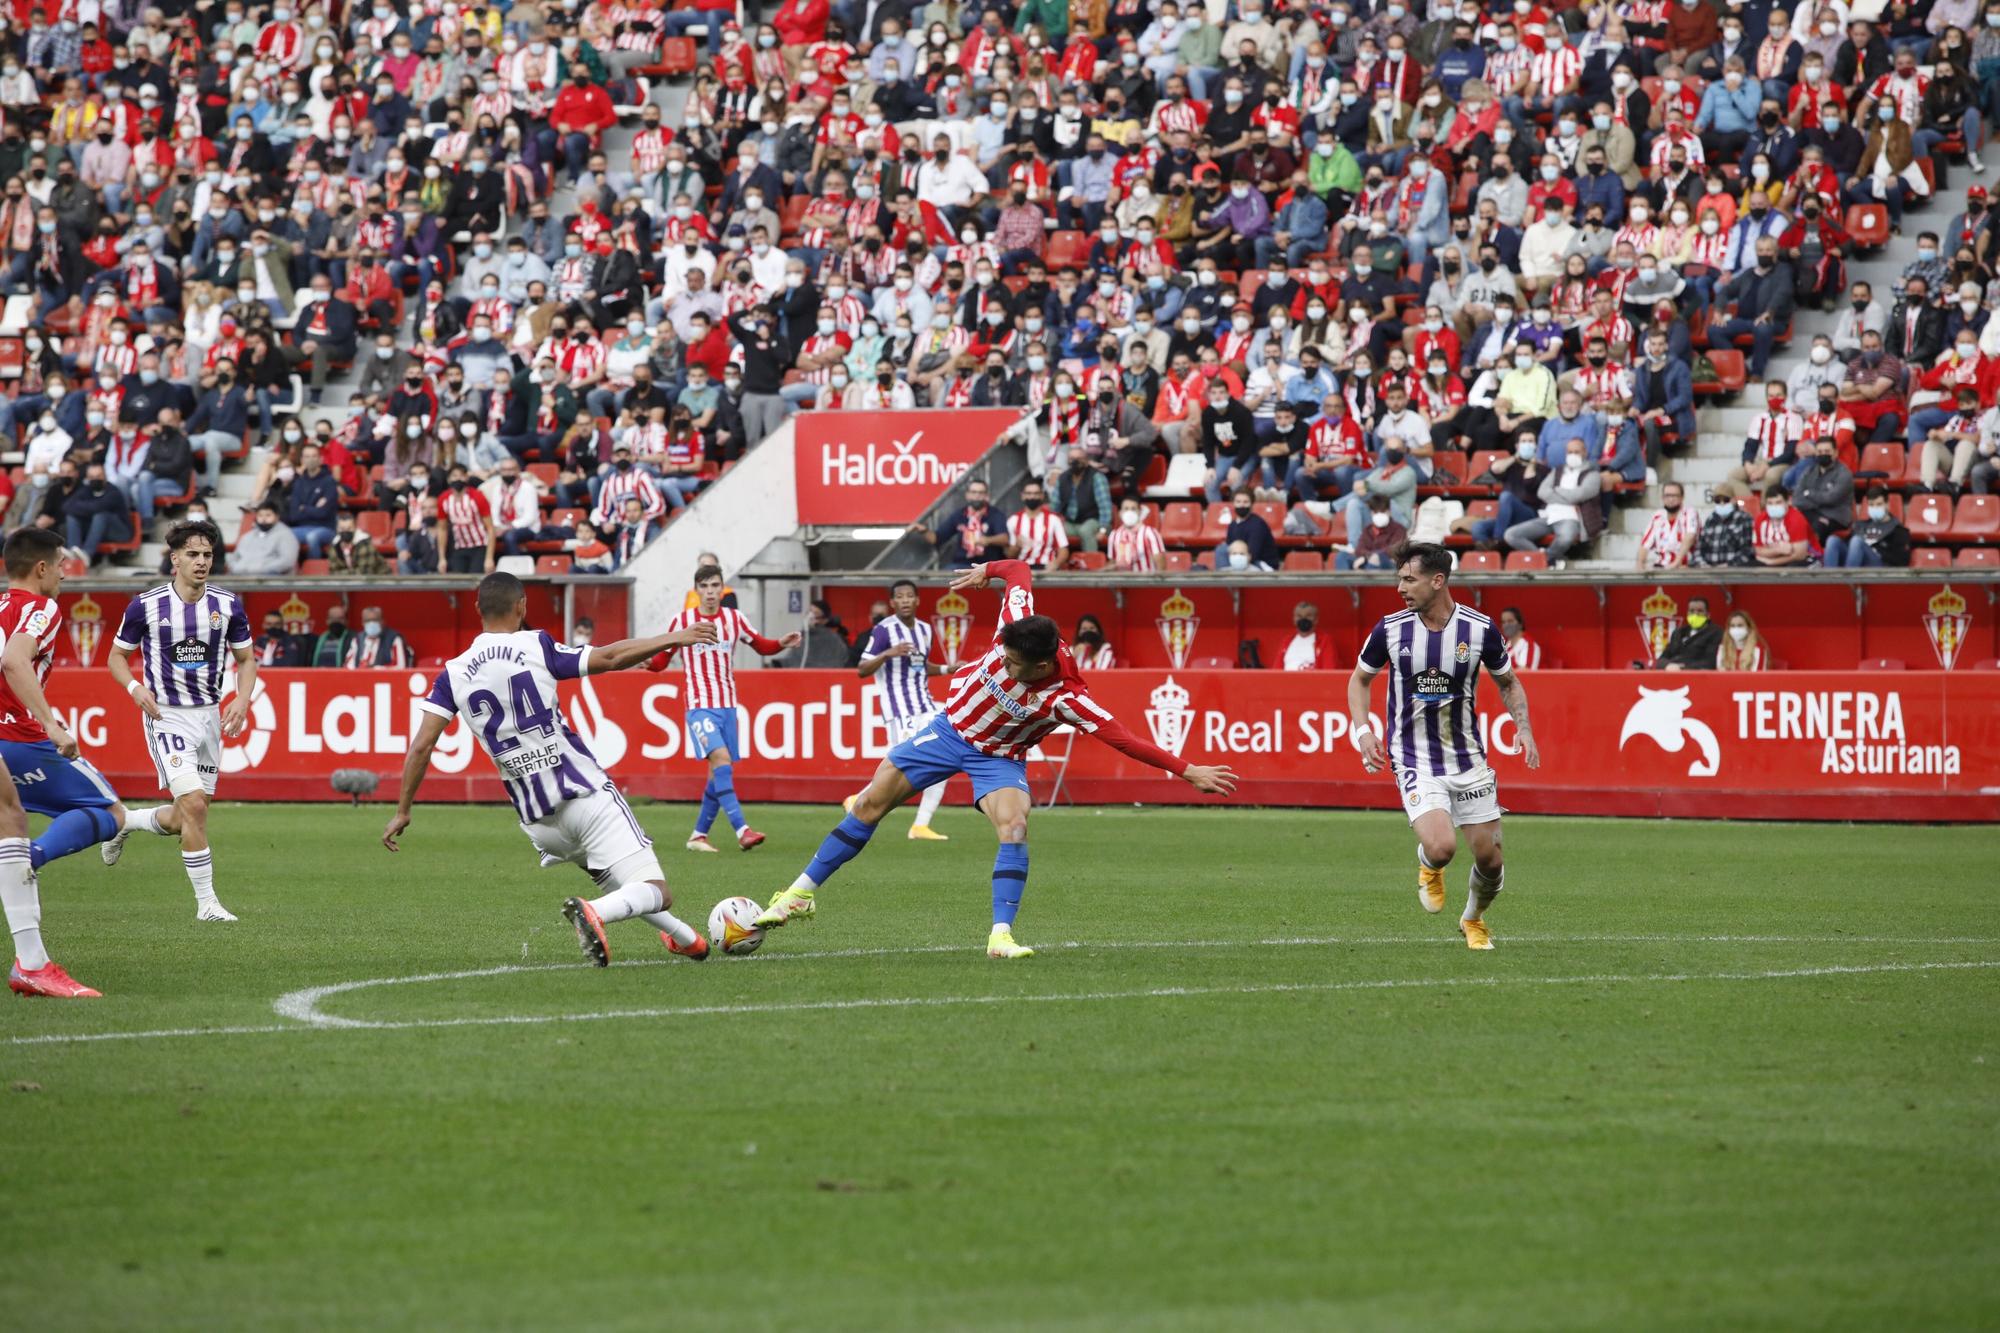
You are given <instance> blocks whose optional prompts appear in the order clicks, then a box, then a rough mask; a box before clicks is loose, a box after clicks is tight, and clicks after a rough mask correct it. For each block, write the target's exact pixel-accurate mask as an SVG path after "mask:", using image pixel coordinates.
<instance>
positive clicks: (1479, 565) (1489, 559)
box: [1458, 551, 1501, 574]
mask: <svg viewBox="0 0 2000 1333" xmlns="http://www.w3.org/2000/svg"><path fill="white" fill-rule="evenodd" d="M1500 568H1501V566H1500V553H1499V552H1498V551H1466V552H1464V553H1463V554H1461V555H1460V556H1459V557H1458V572H1459V573H1461V574H1498V573H1499V572H1500Z"/></svg>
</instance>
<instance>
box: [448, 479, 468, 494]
mask: <svg viewBox="0 0 2000 1333" xmlns="http://www.w3.org/2000/svg"><path fill="white" fill-rule="evenodd" d="M451 488H452V489H453V490H455V491H462V490H464V489H465V478H464V477H455V478H453V479H452V483H451Z"/></svg>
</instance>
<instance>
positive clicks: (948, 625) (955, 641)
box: [931, 592, 972, 667]
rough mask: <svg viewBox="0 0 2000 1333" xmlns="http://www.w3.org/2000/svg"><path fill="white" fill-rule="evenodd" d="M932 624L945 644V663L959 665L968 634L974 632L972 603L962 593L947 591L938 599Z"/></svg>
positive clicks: (940, 640)
mask: <svg viewBox="0 0 2000 1333" xmlns="http://www.w3.org/2000/svg"><path fill="white" fill-rule="evenodd" d="M931 624H933V625H935V626H936V627H937V635H938V642H939V643H940V644H942V645H943V646H944V660H945V663H946V664H947V665H949V666H954V667H955V666H957V665H958V664H959V653H960V652H962V651H963V650H964V648H965V638H966V635H968V634H970V633H971V632H972V603H970V602H968V601H966V600H965V597H964V596H963V595H962V594H960V593H955V592H948V593H946V594H945V595H944V596H942V597H940V598H938V600H937V607H936V609H935V610H934V611H933V612H932V615H931Z"/></svg>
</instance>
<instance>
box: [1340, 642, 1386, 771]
mask: <svg viewBox="0 0 2000 1333" xmlns="http://www.w3.org/2000/svg"><path fill="white" fill-rule="evenodd" d="M1374 683H1375V673H1374V672H1373V671H1370V670H1369V669H1368V668H1367V667H1365V666H1362V665H1360V664H1359V663H1357V664H1356V665H1355V668H1354V674H1353V675H1351V676H1349V677H1348V678H1347V720H1348V731H1349V734H1351V735H1352V736H1353V737H1354V739H1355V741H1356V742H1358V743H1359V744H1360V746H1361V767H1362V769H1363V771H1365V772H1369V773H1379V772H1381V771H1382V766H1383V765H1384V764H1386V763H1388V762H1389V751H1388V749H1387V748H1386V747H1385V746H1384V745H1383V744H1382V738H1381V737H1380V736H1377V735H1376V734H1375V724H1374V723H1372V722H1370V721H1369V720H1368V688H1369V686H1371V685H1373V684H1374Z"/></svg>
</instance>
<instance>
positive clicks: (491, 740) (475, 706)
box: [465, 671, 556, 756]
mask: <svg viewBox="0 0 2000 1333" xmlns="http://www.w3.org/2000/svg"><path fill="white" fill-rule="evenodd" d="M507 694H508V696H509V697H510V698H511V700H512V701H513V704H514V729H515V730H516V731H517V732H518V731H539V732H541V733H542V734H543V735H544V736H553V735H555V734H556V715H555V713H554V711H553V710H551V709H550V708H548V707H547V706H546V705H544V704H543V702H542V692H541V691H540V690H539V689H537V688H536V687H535V678H534V677H533V676H532V675H530V674H529V673H528V672H526V671H517V672H515V673H514V675H513V677H512V678H511V679H510V680H508V682H507ZM465 706H466V709H467V711H469V712H471V713H474V714H484V715H485V720H484V721H483V722H481V723H480V724H479V727H480V730H481V731H482V732H484V733H485V736H486V751H487V753H488V754H491V755H495V756H499V755H503V754H506V753H507V752H508V751H509V750H513V749H517V748H519V746H520V744H521V740H520V737H518V736H506V737H503V736H501V734H500V727H501V724H502V723H504V722H505V721H506V720H507V709H506V706H505V705H504V704H502V703H501V702H500V700H499V699H498V698H497V697H495V696H494V694H493V691H491V690H474V691H473V692H472V694H471V695H470V696H468V697H467V699H466V701H465Z"/></svg>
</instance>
